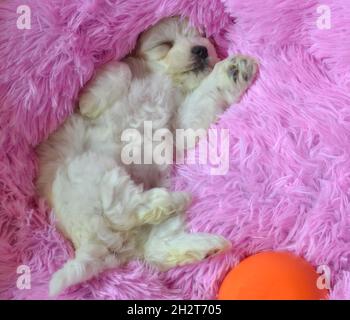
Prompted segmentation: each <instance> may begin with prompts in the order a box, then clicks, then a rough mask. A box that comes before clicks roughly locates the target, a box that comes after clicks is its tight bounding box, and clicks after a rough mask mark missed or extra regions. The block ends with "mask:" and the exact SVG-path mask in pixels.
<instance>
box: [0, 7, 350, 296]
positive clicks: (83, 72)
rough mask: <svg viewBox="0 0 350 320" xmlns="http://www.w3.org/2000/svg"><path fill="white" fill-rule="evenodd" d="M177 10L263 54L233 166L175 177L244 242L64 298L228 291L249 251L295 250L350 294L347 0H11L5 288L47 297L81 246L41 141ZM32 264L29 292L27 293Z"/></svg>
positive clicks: (1, 184)
mask: <svg viewBox="0 0 350 320" xmlns="http://www.w3.org/2000/svg"><path fill="white" fill-rule="evenodd" d="M20 5H27V6H28V7H29V8H30V10H31V21H30V29H21V28H19V27H18V25H21V21H20V22H19V23H18V17H20V15H21V11H20V10H19V13H17V8H18V6H20ZM321 5H323V6H321ZM320 6H321V7H320ZM170 15H183V16H188V17H190V19H191V21H192V22H193V23H194V24H195V25H197V26H199V27H201V28H203V30H205V31H206V33H207V35H208V36H211V37H212V38H213V40H214V41H216V43H217V45H218V48H219V50H220V51H221V52H222V53H223V54H226V53H230V54H231V53H235V52H242V53H247V54H251V55H253V56H255V57H257V58H258V59H259V61H260V63H261V71H260V75H259V78H258V80H257V81H256V83H255V84H254V85H253V87H252V88H251V89H250V90H249V92H248V93H247V94H246V95H245V96H244V97H243V99H242V101H241V102H240V103H239V104H237V105H234V106H232V107H231V108H230V109H229V110H228V111H227V112H226V113H225V114H224V115H223V116H222V118H221V120H220V122H219V123H218V124H217V127H218V128H228V129H229V130H230V168H229V172H228V173H227V174H226V175H223V176H211V175H208V169H209V166H203V165H201V166H200V165H184V166H179V167H178V168H177V172H176V177H175V181H174V187H175V188H177V189H186V190H189V191H191V192H192V193H193V195H194V199H195V201H194V204H193V206H192V207H191V208H190V210H189V212H188V225H189V228H190V229H192V230H196V231H208V232H214V233H218V234H222V235H224V236H226V237H227V238H229V239H230V240H231V241H232V243H233V248H232V250H231V251H230V252H228V253H227V254H225V255H221V256H216V257H212V258H210V259H208V260H206V261H204V262H202V263H199V264H196V265H189V266H185V267H181V268H177V269H174V270H171V271H169V272H167V273H161V272H158V271H157V270H155V269H153V268H151V267H149V266H147V265H145V264H143V263H142V262H138V261H135V262H132V263H130V264H128V265H126V266H123V267H121V268H118V269H117V270H111V271H108V272H105V273H104V274H102V275H100V276H99V277H98V278H96V279H93V280H91V281H89V282H87V283H84V284H81V285H78V286H75V287H73V288H71V289H70V290H68V291H67V292H65V293H64V294H63V295H61V296H60V298H65V299H87V298H88V299H170V298H174V299H183V298H186V299H209V298H215V297H216V294H217V290H218V287H219V285H220V283H221V281H222V279H223V277H224V276H225V274H226V272H227V271H228V270H230V268H232V267H233V266H234V265H236V264H237V263H238V262H239V261H240V260H241V259H242V258H244V257H246V256H248V255H251V254H254V253H257V252H261V251H265V250H288V251H291V252H294V253H296V254H298V255H300V256H302V257H304V258H305V259H307V260H308V261H310V262H311V263H312V264H313V265H314V266H315V267H317V266H319V265H325V266H327V267H328V268H329V270H330V271H331V274H330V275H331V298H333V299H349V298H350V271H349V269H350V141H349V138H350V68H349V66H350V7H349V6H348V0H309V1H305V2H304V1H295V0H261V1H260V0H244V1H242V0H222V1H219V0H69V1H68V0H50V1H44V0H3V1H2V2H1V4H0V21H1V30H0V150H1V153H0V298H3V299H33V298H36V299H45V298H47V293H48V280H49V278H50V275H51V274H52V273H53V272H54V271H55V270H56V269H57V268H58V267H60V266H61V265H62V264H63V263H64V262H65V261H66V260H67V259H68V258H69V256H70V255H71V254H72V249H71V247H70V246H69V244H68V243H67V242H66V241H65V240H64V239H63V238H62V237H61V236H60V235H59V234H58V233H57V231H56V230H55V228H54V224H53V219H52V214H51V212H50V209H49V208H48V207H47V206H46V204H45V203H44V201H43V200H42V199H38V198H37V196H36V195H35V190H34V185H33V180H34V179H35V175H36V170H37V163H36V159H35V156H34V153H33V147H34V146H35V145H37V143H39V142H40V141H42V140H43V139H45V138H46V137H47V136H48V134H49V133H50V132H52V131H53V130H55V128H57V127H58V126H59V125H60V124H61V123H62V122H63V121H64V119H65V118H66V117H67V116H69V114H70V113H71V112H72V110H73V108H74V106H75V103H76V99H77V95H78V92H79V90H80V89H81V88H82V87H83V86H84V84H85V83H86V82H87V81H88V80H89V79H90V78H91V76H92V75H93V72H94V70H96V68H97V67H98V66H99V65H101V64H103V63H105V62H107V61H109V60H111V59H114V58H121V57H123V56H124V55H125V54H127V53H128V52H129V51H130V50H131V49H132V47H133V46H134V44H135V41H136V39H137V36H138V34H139V33H140V32H141V31H143V30H144V29H145V28H147V27H148V26H150V25H151V24H153V23H155V22H156V21H158V20H159V19H161V18H163V17H166V16H170ZM21 265H25V266H28V268H29V269H28V270H30V276H31V277H30V289H20V288H21V282H20V281H17V280H18V277H19V276H20V274H19V273H17V271H18V272H20V270H18V267H19V266H21Z"/></svg>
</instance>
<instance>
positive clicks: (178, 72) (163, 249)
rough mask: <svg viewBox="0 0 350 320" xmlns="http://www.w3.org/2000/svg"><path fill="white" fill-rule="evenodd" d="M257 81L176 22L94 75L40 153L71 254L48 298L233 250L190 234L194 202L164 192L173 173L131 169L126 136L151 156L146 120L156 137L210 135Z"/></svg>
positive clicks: (45, 192)
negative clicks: (136, 262) (113, 273)
mask: <svg viewBox="0 0 350 320" xmlns="http://www.w3.org/2000/svg"><path fill="white" fill-rule="evenodd" d="M256 73H257V64H256V62H255V61H254V60H253V59H251V58H249V57H245V56H235V57H230V58H228V59H226V60H223V61H221V62H219V60H218V57H217V54H216V51H215V49H214V46H213V45H212V44H211V43H210V42H209V40H208V39H206V38H204V37H203V36H202V35H201V34H200V33H199V32H198V31H197V30H196V29H194V28H192V27H190V26H189V24H188V23H187V22H186V21H180V20H179V19H178V18H168V19H165V20H162V21H161V22H160V23H158V24H157V25H156V26H154V27H152V28H150V29H149V30H148V31H146V32H145V33H143V34H142V35H141V36H140V39H139V41H138V44H137V47H136V49H135V51H134V52H133V53H132V54H131V55H130V56H129V57H127V58H126V59H124V60H123V61H122V62H111V63H108V64H107V65H105V66H104V67H102V68H101V69H100V70H99V71H98V72H97V74H96V76H95V77H94V79H93V80H92V81H91V82H90V83H89V84H88V85H87V87H86V88H85V90H84V91H83V92H82V94H81V97H80V101H79V108H78V111H77V112H76V113H75V114H74V115H72V116H71V117H70V118H69V119H68V120H67V121H66V122H65V123H64V125H63V126H62V127H61V128H60V129H59V130H58V131H56V132H55V133H54V134H52V135H51V136H50V137H49V139H48V140H47V141H45V142H44V143H42V144H41V145H40V146H39V147H38V150H37V153H38V157H39V161H40V162H39V165H40V166H39V168H40V169H39V176H38V180H37V187H38V190H39V193H40V194H41V195H42V196H43V197H45V198H46V199H47V200H48V201H49V203H50V205H51V206H52V207H53V208H54V212H55V215H56V220H57V226H58V228H59V230H60V231H61V232H62V233H63V234H64V235H65V236H66V237H67V239H69V240H71V241H72V243H73V245H74V248H75V257H74V258H73V259H71V260H69V261H68V262H66V263H65V264H64V266H63V267H62V268H61V269H60V270H58V271H57V272H56V273H54V275H53V277H52V279H51V281H50V288H49V291H50V295H52V296H53V295H57V294H59V293H60V292H62V291H63V290H64V289H66V288H68V287H69V286H71V285H74V284H77V283H80V282H82V281H85V280H88V279H90V278H92V277H93V276H95V275H97V274H98V273H100V272H101V271H103V270H105V269H108V268H114V267H116V266H119V265H120V264H122V263H125V262H127V261H129V260H130V259H135V258H140V259H144V260H145V261H147V262H149V263H151V264H152V265H155V266H157V267H158V268H159V269H160V270H168V269H169V268H172V267H175V266H181V265H185V264H188V263H193V262H197V261H200V260H202V259H204V258H205V257H207V256H209V255H211V254H214V253H218V252H222V251H224V250H226V249H228V248H229V247H230V243H229V242H228V241H227V240H225V239H224V238H223V237H221V236H218V235H211V234H206V233H194V234H190V233H187V232H186V231H185V228H184V222H183V219H182V214H183V212H184V211H185V209H186V208H187V206H188V205H189V203H190V195H189V194H187V193H185V192H171V191H169V190H168V189H167V187H168V185H169V179H168V178H169V168H170V165H169V164H162V165H159V164H155V163H139V164H135V163H125V161H123V148H124V147H125V145H126V143H125V141H123V139H122V137H123V133H124V132H125V131H126V130H128V129H136V130H138V131H140V132H141V133H143V138H142V140H141V141H140V139H136V138H135V139H134V141H132V143H133V145H134V146H136V147H139V148H134V149H133V150H136V151H135V152H136V153H137V152H139V153H141V151H137V150H144V151H143V153H145V152H146V153H152V152H153V151H154V148H156V146H157V144H156V145H152V144H151V142H152V141H151V140H152V137H150V136H149V135H148V136H147V134H146V133H145V132H144V131H145V130H144V122H145V121H149V122H151V123H152V126H153V128H152V130H153V132H154V131H155V130H158V129H167V130H169V131H171V132H174V130H175V129H194V130H197V129H205V130H206V129H208V128H209V126H210V124H212V123H213V122H215V120H216V119H217V117H218V115H220V114H221V113H222V112H223V111H224V110H225V109H226V108H227V107H228V106H229V105H231V104H232V103H235V102H237V101H238V99H239V98H240V96H241V95H242V94H243V93H244V91H245V90H246V89H247V88H248V87H249V85H250V84H251V82H252V80H253V78H254V76H255V74H256ZM131 136H132V135H131ZM129 138H130V137H129ZM129 140H130V139H129ZM131 140H132V137H131ZM129 142H130V141H129ZM193 146H194V145H189V144H188V145H187V146H186V147H188V148H192V147H193Z"/></svg>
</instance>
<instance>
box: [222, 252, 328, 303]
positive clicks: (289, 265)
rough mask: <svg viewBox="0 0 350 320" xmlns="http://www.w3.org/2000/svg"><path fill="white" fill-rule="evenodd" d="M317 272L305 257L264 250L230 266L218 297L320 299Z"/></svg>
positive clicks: (322, 292) (323, 296) (322, 293)
mask: <svg viewBox="0 0 350 320" xmlns="http://www.w3.org/2000/svg"><path fill="white" fill-rule="evenodd" d="M320 276H321V275H320V274H318V273H317V272H316V271H315V269H314V268H313V267H312V266H311V265H310V264H309V263H308V262H306V261H305V260H303V259H301V258H300V257H297V256H295V255H293V254H290V253H285V252H264V253H259V254H256V255H254V256H251V257H249V258H247V259H245V260H243V261H242V262H241V263H240V264H238V266H236V267H235V268H234V269H233V270H231V271H230V272H229V273H228V275H227V276H226V278H225V279H224V281H223V283H222V285H221V288H220V290H219V295H218V298H219V299H220V300H320V299H327V295H328V291H327V290H326V289H321V290H320V289H318V288H317V279H318V277H320Z"/></svg>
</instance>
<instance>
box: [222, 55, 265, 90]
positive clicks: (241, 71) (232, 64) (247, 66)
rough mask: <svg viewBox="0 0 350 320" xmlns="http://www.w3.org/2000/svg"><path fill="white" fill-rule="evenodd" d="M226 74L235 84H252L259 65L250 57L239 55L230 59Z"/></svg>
mask: <svg viewBox="0 0 350 320" xmlns="http://www.w3.org/2000/svg"><path fill="white" fill-rule="evenodd" d="M226 72H227V74H228V76H229V78H231V79H232V80H233V81H234V82H235V83H242V84H245V83H247V84H248V83H250V82H251V81H253V80H254V78H255V76H256V74H257V72H258V63H257V62H256V61H255V60H254V59H253V58H250V57H247V56H242V55H238V56H235V57H233V58H229V59H228V61H227V69H226Z"/></svg>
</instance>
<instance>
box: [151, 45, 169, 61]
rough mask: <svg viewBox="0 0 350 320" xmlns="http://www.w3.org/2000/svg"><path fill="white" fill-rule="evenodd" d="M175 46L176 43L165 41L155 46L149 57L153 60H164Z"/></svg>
mask: <svg viewBox="0 0 350 320" xmlns="http://www.w3.org/2000/svg"><path fill="white" fill-rule="evenodd" d="M173 46H174V42H172V41H164V42H160V43H158V44H157V45H155V46H154V47H153V48H152V49H150V50H148V55H149V56H150V57H151V58H152V60H160V59H163V58H164V57H165V56H166V55H167V54H168V53H169V51H170V50H171V48H172V47H173Z"/></svg>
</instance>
